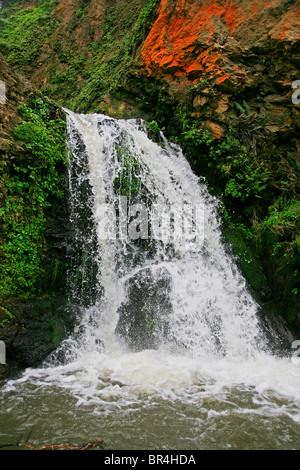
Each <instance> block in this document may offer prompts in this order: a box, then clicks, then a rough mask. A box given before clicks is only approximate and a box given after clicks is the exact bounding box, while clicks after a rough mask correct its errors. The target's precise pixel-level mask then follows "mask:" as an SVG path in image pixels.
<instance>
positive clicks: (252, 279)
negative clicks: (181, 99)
mask: <svg viewBox="0 0 300 470" xmlns="http://www.w3.org/2000/svg"><path fill="white" fill-rule="evenodd" d="M258 123H259V125H257V124H258ZM261 132H262V133H263V132H264V124H263V123H262V120H261V119H260V117H258V119H257V122H256V123H255V124H253V127H249V126H248V128H247V132H242V131H241V129H240V127H234V128H233V127H229V129H228V131H227V133H226V134H225V135H224V137H223V138H222V139H220V140H214V139H212V138H211V136H210V134H209V133H208V132H207V131H204V130H202V129H200V128H197V127H196V125H192V126H191V128H190V129H188V130H185V131H184V132H183V133H182V145H183V147H184V149H185V151H186V154H187V156H188V158H189V160H190V162H191V165H192V166H193V168H194V169H195V171H196V172H197V173H198V174H202V175H205V176H206V178H207V182H208V184H209V187H210V190H211V191H212V192H213V193H215V194H216V195H218V196H219V197H221V200H222V202H223V214H222V215H223V219H224V230H225V234H226V237H227V239H228V240H229V241H230V243H232V245H233V247H234V248H236V252H237V254H238V256H239V259H240V265H241V268H242V270H243V272H244V274H245V276H246V277H247V279H248V281H249V283H250V285H252V287H255V290H256V293H259V291H263V290H264V298H263V301H264V303H265V304H266V306H268V305H269V306H270V308H271V309H272V310H273V311H275V312H276V313H279V312H281V313H282V312H285V314H284V316H285V318H286V320H287V321H288V323H289V325H290V327H294V328H297V316H298V308H299V285H300V271H299V266H300V238H299V233H300V202H299V167H298V163H297V155H296V153H295V154H293V155H292V154H291V153H290V152H286V154H284V153H280V154H279V152H278V151H277V150H276V149H275V144H274V143H273V142H272V139H271V138H270V137H268V136H267V135H266V134H265V135H264V139H260V138H259V139H258V137H260V133H261ZM255 138H257V140H255ZM241 239H243V240H244V241H243V242H242V244H243V250H241V249H240V245H241ZM235 241H236V242H237V244H235ZM245 242H246V245H245ZM250 252H251V253H252V254H251V256H250V255H249V253H250ZM245 253H248V255H247V257H246V258H247V262H245V263H243V258H244V257H245ZM249 256H250V257H249ZM248 264H249V265H248ZM253 266H255V270H254V271H253V269H252V268H253ZM261 269H263V271H264V273H265V276H266V278H267V279H268V280H269V282H270V289H269V290H272V294H271V295H266V282H265V279H264V278H263V277H262V272H261ZM272 296H273V300H271V297H272ZM259 300H260V301H262V299H259Z"/></svg>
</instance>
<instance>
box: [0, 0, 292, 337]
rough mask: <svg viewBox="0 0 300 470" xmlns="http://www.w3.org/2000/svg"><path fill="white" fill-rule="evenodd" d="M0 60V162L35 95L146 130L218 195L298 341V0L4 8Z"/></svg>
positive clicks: (227, 231) (83, 2) (266, 293)
mask: <svg viewBox="0 0 300 470" xmlns="http://www.w3.org/2000/svg"><path fill="white" fill-rule="evenodd" d="M0 52H2V54H3V55H4V56H5V59H6V60H7V63H8V66H7V65H6V62H5V61H4V59H3V58H0V60H1V72H0V79H1V80H3V81H4V82H5V83H6V85H7V88H8V101H7V103H6V108H5V112H4V111H3V107H0V110H1V113H2V114H1V116H0V118H1V124H0V125H1V126H2V127H1V129H0V132H1V135H0V145H1V151H2V153H3V152H4V154H5V155H10V156H9V159H10V158H12V157H11V156H12V155H13V154H14V153H15V152H22V151H23V150H24V149H23V150H22V149H21V147H22V145H21V142H20V141H17V140H16V139H15V138H12V135H13V133H14V128H15V127H16V126H17V125H18V124H19V123H20V120H21V118H20V115H19V114H18V113H17V112H16V108H17V107H18V106H19V105H21V104H23V103H27V98H28V97H30V96H31V95H32V93H41V95H40V96H41V97H44V96H47V97H49V99H50V100H52V101H54V102H55V103H57V104H58V105H62V106H65V107H67V108H69V109H72V110H76V111H80V112H104V113H107V114H109V115H112V116H114V117H121V118H122V117H124V118H127V117H131V116H139V117H144V118H146V119H148V120H150V121H155V122H156V123H157V124H158V125H159V127H161V128H164V130H165V132H166V134H167V135H168V137H169V138H170V139H172V140H174V141H176V142H179V143H180V144H181V145H182V146H183V148H184V151H185V153H186V155H187V158H188V159H189V161H190V163H191V165H192V167H193V169H194V171H195V172H196V173H197V174H199V175H201V176H204V177H205V178H206V180H207V183H208V186H209V188H210V190H211V191H212V192H213V193H214V194H216V195H217V197H219V198H220V202H221V204H220V211H221V215H222V217H223V220H224V237H225V240H227V241H228V242H229V249H230V250H231V249H233V252H234V253H235V254H236V255H237V257H238V263H239V265H240V268H241V270H242V271H243V273H244V275H245V277H246V279H247V281H248V282H249V286H250V288H251V289H252V290H253V294H254V295H255V296H256V297H257V299H258V301H259V302H260V304H261V305H262V306H263V308H264V310H265V312H273V313H276V315H280V316H281V317H283V318H284V320H285V321H286V322H287V323H288V325H289V327H290V328H291V329H292V330H293V331H294V333H295V334H296V335H299V331H300V327H299V325H300V323H299V293H300V292H299V291H300V289H299V284H300V269H299V264H300V263H299V261H300V240H299V213H300V207H299V181H300V178H299V148H300V142H299V127H300V104H299V99H298V98H299V97H300V93H298V88H297V87H298V85H297V83H298V82H297V81H298V80H300V70H299V67H300V1H299V0H264V1H255V0H160V1H158V0H127V1H125V0H119V1H115V0H56V1H45V0H7V1H6V3H5V4H4V7H3V10H2V12H1V17H0ZM20 73H21V74H22V75H24V76H25V77H26V79H23V78H20ZM33 87H34V88H33ZM293 87H294V88H293ZM299 88H300V87H299ZM32 90H39V91H38V92H36V91H34V92H33V91H32ZM55 106H56V105H55ZM5 152H6V153H5ZM13 156H14V155H13ZM4 160H5V159H4ZM2 170H3V169H2ZM4 190H5V188H4ZM230 247H231V248H230Z"/></svg>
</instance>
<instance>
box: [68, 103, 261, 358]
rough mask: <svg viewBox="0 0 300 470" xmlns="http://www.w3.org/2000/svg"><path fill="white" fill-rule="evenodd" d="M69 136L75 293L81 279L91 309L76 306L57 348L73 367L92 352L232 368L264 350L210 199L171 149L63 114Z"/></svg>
mask: <svg viewBox="0 0 300 470" xmlns="http://www.w3.org/2000/svg"><path fill="white" fill-rule="evenodd" d="M67 128H68V145H69V153H70V176H69V181H70V200H71V213H72V217H71V222H72V221H73V223H74V243H75V244H76V243H77V246H78V247H79V251H80V253H84V252H86V253H85V255H83V256H82V260H81V264H80V265H77V266H76V269H75V274H76V276H75V281H74V286H73V289H75V290H77V291H78V272H79V271H81V282H80V289H79V290H80V293H79V296H78V298H77V301H79V303H80V301H81V300H82V297H83V293H84V296H85V297H86V296H90V299H93V301H92V302H90V304H89V305H86V304H85V303H84V302H82V309H81V311H82V318H81V320H80V322H79V325H78V328H77V330H76V332H75V336H76V334H77V336H76V341H75V340H74V338H75V336H74V337H73V338H72V339H69V340H68V341H66V342H65V343H64V344H63V345H62V348H61V350H63V349H64V350H67V351H68V354H69V355H70V358H72V359H74V357H77V354H78V351H80V350H85V351H87V350H89V349H90V348H92V350H94V349H95V348H96V349H97V350H99V351H101V352H105V353H109V354H112V355H114V354H120V353H121V352H122V351H124V350H126V351H127V350H128V351H135V352H138V351H142V350H147V349H158V348H161V347H164V348H167V350H168V351H171V352H173V353H178V352H182V351H184V354H186V355H187V356H189V357H193V358H195V357H199V358H203V357H206V358H222V357H224V356H225V357H237V358H240V359H241V360H242V359H245V358H248V357H251V356H253V355H255V354H256V353H257V352H259V351H263V350H265V349H266V343H265V340H264V335H263V332H262V328H261V325H260V321H259V318H258V315H257V308H258V307H257V305H256V303H255V301H254V300H253V299H252V298H251V296H250V294H249V293H248V291H247V287H246V284H245V280H244V279H243V277H242V276H241V274H240V272H239V271H238V269H237V267H236V266H235V264H234V262H233V260H232V259H231V258H230V257H229V255H228V253H227V252H226V249H225V247H224V244H223V240H222V235H221V229H220V221H219V217H218V212H217V207H218V202H217V200H216V199H215V198H213V197H212V196H211V195H210V194H209V193H208V191H207V188H206V186H205V183H204V182H203V181H202V180H201V179H199V178H198V177H196V176H195V175H194V174H193V172H192V170H191V168H190V166H189V164H188V162H187V160H186V158H185V157H184V155H183V153H182V151H181V149H180V147H179V146H177V145H174V144H171V143H169V142H168V141H167V140H166V139H165V137H164V135H163V134H162V133H161V135H160V142H159V143H156V142H153V141H152V140H151V139H150V138H149V137H148V136H147V132H146V127H145V123H144V122H143V121H141V120H134V119H132V120H127V121H126V120H115V119H113V118H110V117H107V116H104V115H95V114H94V115H78V114H75V113H72V112H70V111H67ZM78 169H79V170H78ZM78 220H80V222H81V229H80V228H79V227H78V223H77V224H76V221H78ZM88 259H90V262H89V263H87V260H88ZM93 263H94V270H93V272H94V273H95V272H96V275H94V277H91V273H90V271H88V269H87V265H88V266H90V265H91V264H93ZM86 289H87V290H86ZM71 292H72V286H71ZM77 293H78V292H77ZM74 297H76V295H74ZM70 344H72V348H73V352H72V354H70ZM61 350H60V354H61Z"/></svg>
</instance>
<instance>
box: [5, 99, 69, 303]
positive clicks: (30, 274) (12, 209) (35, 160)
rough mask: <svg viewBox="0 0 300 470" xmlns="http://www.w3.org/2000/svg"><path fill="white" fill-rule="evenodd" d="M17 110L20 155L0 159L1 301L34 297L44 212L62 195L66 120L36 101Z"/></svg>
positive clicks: (41, 255) (43, 244) (41, 271)
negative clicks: (8, 159) (21, 119)
mask: <svg viewBox="0 0 300 470" xmlns="http://www.w3.org/2000/svg"><path fill="white" fill-rule="evenodd" d="M56 109H57V108H56ZM19 112H20V114H21V115H22V118H23V121H21V123H20V124H19V125H18V126H17V127H16V128H15V129H14V136H15V139H16V142H19V143H20V144H21V145H22V147H23V149H24V153H22V154H21V155H19V156H18V157H16V158H14V159H13V160H12V161H11V162H8V161H6V160H4V161H2V166H3V167H4V169H3V172H2V174H1V177H0V185H1V193H2V205H1V209H0V216H1V228H2V236H1V247H0V249H1V284H0V297H1V298H3V297H7V296H18V297H24V298H28V297H30V296H33V295H35V294H37V286H38V283H39V281H40V280H41V278H42V277H43V274H44V266H43V258H44V257H45V250H46V242H45V228H46V223H47V210H48V208H49V207H50V206H51V203H52V202H53V201H55V200H57V198H61V197H62V196H63V191H62V187H61V183H62V178H63V175H64V171H63V168H64V166H65V164H66V161H67V154H66V143H65V122H64V120H63V119H62V118H61V117H59V116H56V111H55V110H54V108H53V105H52V104H51V103H50V102H48V101H47V100H46V99H43V100H42V99H41V98H37V99H35V100H34V101H33V102H32V104H31V106H28V107H27V106H25V105H23V106H21V107H20V109H19ZM48 268H49V265H48Z"/></svg>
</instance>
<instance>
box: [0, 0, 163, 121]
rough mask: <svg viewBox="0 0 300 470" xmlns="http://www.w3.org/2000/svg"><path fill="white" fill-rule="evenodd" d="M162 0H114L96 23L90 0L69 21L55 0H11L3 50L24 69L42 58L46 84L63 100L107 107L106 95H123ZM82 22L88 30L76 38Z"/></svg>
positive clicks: (2, 22) (4, 16) (1, 28)
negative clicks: (26, 0)
mask: <svg viewBox="0 0 300 470" xmlns="http://www.w3.org/2000/svg"><path fill="white" fill-rule="evenodd" d="M158 3H159V1H158V0H129V1H126V3H125V2H108V4H107V7H106V12H105V15H104V17H103V19H100V20H99V25H97V28H96V29H95V25H94V24H93V23H91V21H90V19H89V17H88V14H87V13H88V11H89V0H81V1H78V6H77V9H76V10H74V12H73V15H72V17H71V19H70V20H69V22H68V24H67V25H63V24H61V22H60V20H59V19H58V17H56V16H55V15H53V14H52V12H53V9H54V8H55V6H56V4H57V2H56V1H55V0H53V1H48V0H36V1H35V4H34V6H32V7H30V8H25V7H24V5H22V4H20V2H17V1H15V2H14V1H11V2H9V6H8V5H5V7H4V9H3V11H2V13H1V18H0V37H1V40H0V52H1V53H3V55H5V57H6V59H7V61H8V63H9V64H10V65H14V66H16V67H17V68H19V70H21V71H22V73H24V72H26V70H27V71H28V72H29V73H30V72H32V68H33V67H34V68H36V64H37V63H38V62H39V61H41V62H40V64H39V70H42V76H43V83H42V84H41V90H42V92H43V93H44V94H45V95H47V96H49V97H50V98H51V99H54V100H55V101H56V102H57V103H60V104H62V105H63V106H66V107H68V108H69V109H73V110H77V111H81V112H86V111H89V112H90V111H94V112H104V111H105V106H106V104H105V103H104V102H103V95H106V94H108V93H112V94H114V93H116V96H117V97H118V96H119V95H118V91H117V89H118V88H119V87H120V85H121V84H122V81H123V79H124V76H125V75H126V74H127V73H128V70H129V68H130V69H131V70H133V69H134V58H135V51H136V49H137V47H138V46H139V44H140V43H141V42H142V40H143V38H144V37H145V36H146V34H147V31H148V28H149V27H150V24H151V23H150V20H151V18H152V15H153V11H154V9H155V7H156V6H157V5H158ZM124 10H126V15H125V17H124ZM102 20H103V23H102V24H101V21H102ZM65 28H67V30H66V29H65ZM77 28H81V29H82V30H83V31H84V33H83V37H82V38H79V39H78V40H77V41H76V40H74V38H73V36H72V35H73V34H74V36H76V30H77ZM45 45H48V46H49V53H48V56H47V63H45V62H44V59H43V50H44V48H45ZM45 77H47V80H46V81H44V79H45Z"/></svg>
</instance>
